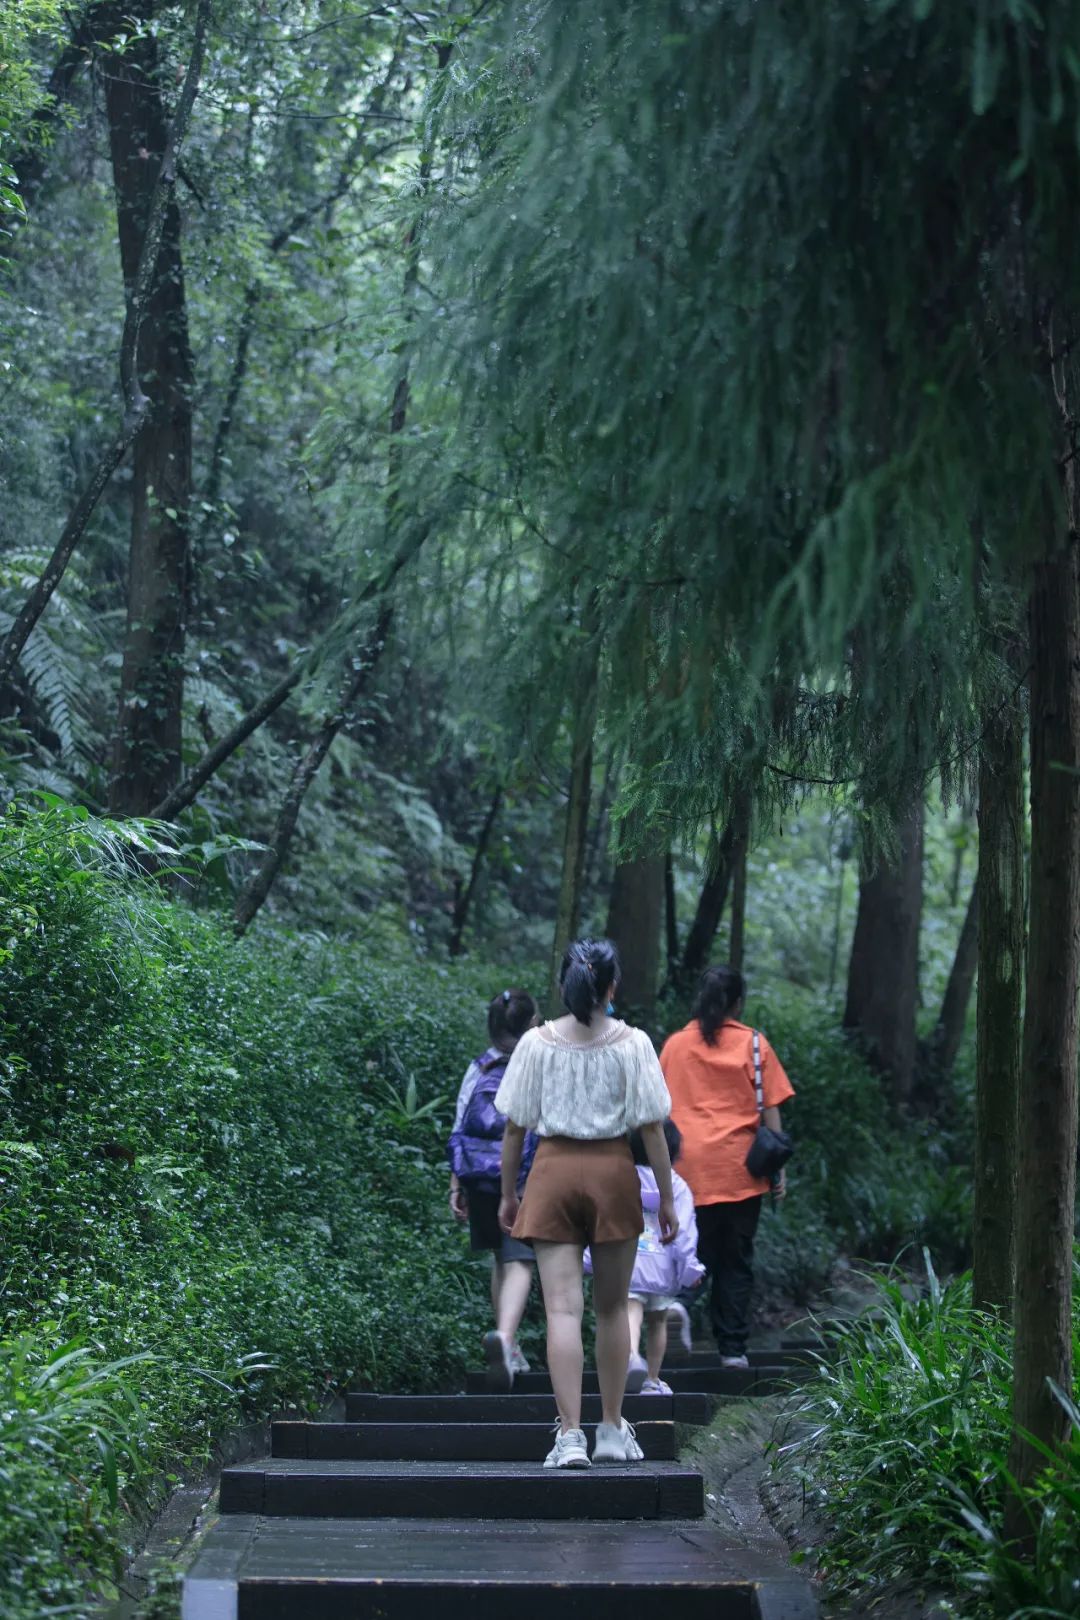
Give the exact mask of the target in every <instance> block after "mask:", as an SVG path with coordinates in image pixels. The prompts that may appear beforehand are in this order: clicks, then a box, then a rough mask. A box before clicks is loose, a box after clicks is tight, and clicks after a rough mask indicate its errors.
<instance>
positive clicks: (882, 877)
mask: <svg viewBox="0 0 1080 1620" xmlns="http://www.w3.org/2000/svg"><path fill="white" fill-rule="evenodd" d="M898 831H899V842H900V847H899V853H898V857H897V859H896V860H895V861H879V862H878V864H877V866H876V867H875V868H873V869H870V870H864V872H863V874H862V876H861V878H860V881H859V906H858V911H857V913H856V918H855V936H854V939H853V940H852V945H851V961H850V965H849V968H848V987H847V1003H846V1005H845V1008H844V1028H845V1029H846V1030H848V1031H850V1033H851V1034H853V1035H855V1036H857V1038H858V1040H859V1042H860V1043H861V1045H862V1047H863V1050H864V1051H865V1053H866V1056H867V1058H868V1059H869V1061H870V1062H871V1063H872V1064H873V1066H874V1067H875V1068H876V1069H878V1070H879V1071H880V1073H882V1074H884V1075H886V1076H887V1077H888V1080H889V1083H890V1086H891V1089H892V1096H893V1101H894V1102H895V1103H897V1104H898V1105H900V1106H906V1105H907V1103H908V1102H909V1101H910V1099H911V1091H912V1085H913V1083H914V1078H915V1052H916V1036H915V1014H916V1010H917V1006H918V995H919V925H920V922H921V919H922V851H923V804H922V800H921V799H920V800H919V801H918V803H917V804H914V805H912V806H911V807H910V809H909V810H908V811H907V813H906V815H905V816H904V818H903V821H902V822H901V824H900V827H899V829H898Z"/></svg>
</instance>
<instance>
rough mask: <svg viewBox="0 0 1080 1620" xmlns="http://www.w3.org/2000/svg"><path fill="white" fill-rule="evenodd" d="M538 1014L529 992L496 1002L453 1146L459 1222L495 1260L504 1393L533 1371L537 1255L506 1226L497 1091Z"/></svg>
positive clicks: (454, 1206)
mask: <svg viewBox="0 0 1080 1620" xmlns="http://www.w3.org/2000/svg"><path fill="white" fill-rule="evenodd" d="M536 1018H537V1006H536V1002H535V1001H534V1000H533V998H532V996H530V995H529V992H528V991H527V990H503V991H501V992H500V994H499V995H497V996H496V997H495V999H494V1001H492V1002H491V1004H490V1006H489V1007H488V1015H487V1022H488V1036H489V1038H490V1041H491V1045H490V1046H489V1047H488V1049H487V1051H486V1052H483V1053H482V1054H481V1055H480V1057H478V1058H475V1059H474V1060H473V1062H472V1063H470V1064H469V1067H468V1069H467V1070H466V1071H465V1078H464V1080H463V1081H462V1082H461V1090H460V1092H459V1093H458V1100H457V1109H456V1110H455V1113H454V1128H453V1130H452V1131H451V1133H450V1140H449V1142H448V1143H447V1149H446V1152H447V1158H448V1159H449V1160H450V1210H451V1213H452V1214H453V1216H454V1218H455V1220H458V1221H461V1222H463V1223H464V1222H465V1221H467V1222H468V1223H469V1245H470V1247H471V1248H472V1249H473V1250H474V1251H475V1252H477V1253H483V1252H485V1251H488V1252H490V1254H491V1257H492V1269H491V1306H492V1310H493V1311H494V1313H495V1327H494V1329H493V1331H492V1332H490V1333H485V1334H484V1358H485V1360H486V1362H487V1381H488V1387H489V1388H490V1389H491V1390H493V1391H495V1392H498V1393H502V1394H508V1393H509V1391H510V1390H511V1389H512V1387H513V1383H514V1374H515V1373H519V1372H528V1370H529V1363H528V1362H527V1361H526V1359H525V1357H524V1355H523V1354H522V1352H521V1347H520V1345H519V1344H518V1342H517V1332H518V1328H519V1327H520V1325H521V1318H522V1316H523V1315H524V1314H525V1306H526V1305H527V1304H528V1300H529V1290H530V1289H531V1288H532V1280H533V1272H534V1269H535V1265H536V1257H535V1255H534V1253H533V1251H532V1248H531V1247H530V1246H529V1245H528V1244H527V1243H519V1242H518V1240H517V1239H516V1238H512V1237H510V1236H509V1235H508V1234H507V1233H506V1232H504V1231H503V1230H502V1229H501V1227H500V1226H499V1187H500V1164H501V1158H502V1139H503V1132H504V1131H505V1129H506V1117H505V1115H503V1114H500V1113H499V1111H498V1109H497V1108H496V1107H495V1093H496V1092H497V1091H498V1089H499V1084H500V1082H501V1080H502V1077H503V1073H504V1071H505V1069H506V1065H507V1063H508V1062H509V1059H510V1054H511V1052H512V1051H513V1050H514V1048H515V1047H516V1046H517V1043H518V1041H519V1040H520V1039H521V1037H522V1036H523V1035H524V1033H525V1031H526V1030H527V1029H531V1028H532V1026H533V1024H534V1023H535V1022H536ZM535 1152H536V1137H535V1136H531V1135H530V1136H528V1137H526V1141H525V1150H524V1152H523V1154H522V1159H521V1175H520V1177H519V1182H518V1190H519V1192H520V1190H521V1186H522V1185H523V1184H524V1181H525V1177H526V1176H527V1175H528V1173H529V1166H530V1165H531V1163H532V1160H533V1156H534V1154H535Z"/></svg>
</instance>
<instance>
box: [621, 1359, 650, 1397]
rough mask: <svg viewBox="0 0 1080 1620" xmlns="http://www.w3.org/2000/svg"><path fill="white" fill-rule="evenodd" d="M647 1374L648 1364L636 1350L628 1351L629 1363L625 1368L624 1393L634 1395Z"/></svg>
mask: <svg viewBox="0 0 1080 1620" xmlns="http://www.w3.org/2000/svg"><path fill="white" fill-rule="evenodd" d="M648 1376H649V1364H648V1362H647V1361H646V1360H645V1357H644V1356H639V1355H638V1353H637V1351H636V1350H632V1351H631V1352H630V1365H629V1366H628V1367H627V1369H626V1393H627V1394H628V1395H636V1394H637V1393H638V1391H639V1390H640V1389H641V1386H642V1384H643V1383H644V1382H645V1380H646V1378H648Z"/></svg>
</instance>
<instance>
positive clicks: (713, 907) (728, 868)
mask: <svg viewBox="0 0 1080 1620" xmlns="http://www.w3.org/2000/svg"><path fill="white" fill-rule="evenodd" d="M735 853H736V827H735V821H734V818H731V819H729V821H728V824H727V826H726V827H725V828H724V831H723V833H722V834H721V836H720V839H719V840H718V842H717V843H716V846H715V848H714V850H713V851H712V862H711V864H710V866H709V869H708V870H707V872H706V874H705V881H704V882H703V883H702V885H701V893H700V895H699V896H698V903H697V908H696V910H695V912H694V920H693V922H692V923H691V924H690V929H689V932H688V933H687V936H686V943H685V944H684V945H683V953H682V961H681V962H680V963H679V971H678V979H677V982H678V983H679V985H680V986H681V987H682V988H684V989H685V988H686V987H687V986H689V985H691V984H692V983H693V982H694V980H695V979H696V978H697V977H698V975H699V974H701V973H703V972H704V971H705V969H706V967H707V966H708V964H709V956H710V954H711V952H712V946H713V940H714V939H715V938H716V931H717V929H718V928H719V927H720V923H721V921H722V920H723V916H724V906H725V905H726V903H727V897H728V889H729V888H730V887H731V873H732V859H733V856H734V854H735Z"/></svg>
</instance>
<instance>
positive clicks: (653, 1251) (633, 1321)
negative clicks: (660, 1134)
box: [626, 1119, 705, 1395]
mask: <svg viewBox="0 0 1080 1620" xmlns="http://www.w3.org/2000/svg"><path fill="white" fill-rule="evenodd" d="M664 1136H665V1137H666V1139H667V1145H668V1152H669V1153H670V1155H671V1162H672V1164H673V1165H674V1163H675V1161H676V1160H677V1159H678V1157H679V1150H680V1149H681V1147H682V1137H681V1135H680V1134H679V1128H678V1126H677V1125H676V1124H675V1123H674V1121H673V1120H670V1119H669V1120H665V1122H664ZM630 1151H631V1152H632V1153H633V1155H634V1163H635V1164H636V1165H637V1167H638V1180H639V1181H640V1182H641V1207H642V1213H643V1214H644V1216H645V1230H644V1231H643V1232H642V1234H641V1236H640V1237H639V1238H638V1252H637V1259H636V1261H635V1262H634V1271H633V1275H632V1276H631V1278H630V1301H629V1307H628V1308H629V1312H630V1345H631V1349H630V1371H629V1373H628V1375H627V1380H626V1387H627V1389H628V1390H634V1389H638V1390H640V1392H641V1394H642V1395H670V1394H671V1388H670V1386H669V1385H668V1384H665V1383H664V1381H663V1379H662V1378H661V1377H660V1368H661V1365H662V1364H663V1360H664V1356H665V1354H666V1353H667V1338H668V1311H669V1310H670V1309H671V1307H672V1305H674V1304H675V1295H676V1294H679V1293H681V1292H682V1290H683V1289H684V1288H696V1287H697V1286H698V1284H699V1283H700V1282H701V1279H702V1278H703V1277H704V1275H705V1267H704V1266H703V1265H702V1264H701V1261H700V1260H699V1259H698V1257H697V1221H696V1219H695V1216H694V1195H693V1193H692V1192H691V1191H690V1188H689V1187H688V1186H687V1184H686V1182H685V1181H684V1180H683V1178H682V1176H680V1175H677V1174H676V1173H675V1172H674V1170H673V1171H672V1175H671V1185H672V1190H673V1192H674V1194H675V1213H676V1214H677V1215H678V1217H679V1233H678V1236H677V1237H676V1239H675V1241H674V1243H670V1244H667V1245H665V1244H663V1243H662V1242H661V1241H660V1225H659V1221H658V1220H657V1214H656V1212H657V1210H658V1209H659V1207H660V1193H659V1190H658V1188H657V1185H656V1177H655V1176H654V1175H653V1173H652V1171H651V1170H650V1169H649V1161H648V1159H647V1158H646V1155H645V1144H644V1143H643V1142H642V1140H641V1136H640V1132H638V1131H631V1133H630ZM642 1322H644V1324H645V1355H644V1356H642V1355H641V1353H640V1343H641V1326H642Z"/></svg>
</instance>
